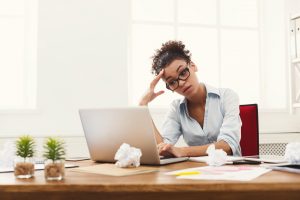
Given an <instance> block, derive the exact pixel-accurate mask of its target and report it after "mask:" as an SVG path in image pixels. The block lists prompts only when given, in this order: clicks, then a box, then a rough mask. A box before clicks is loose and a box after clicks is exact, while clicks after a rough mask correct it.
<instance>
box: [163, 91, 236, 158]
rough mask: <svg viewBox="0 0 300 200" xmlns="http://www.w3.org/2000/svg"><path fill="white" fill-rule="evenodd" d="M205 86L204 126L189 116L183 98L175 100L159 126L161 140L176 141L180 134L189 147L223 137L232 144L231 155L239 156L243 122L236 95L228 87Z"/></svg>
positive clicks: (222, 138)
mask: <svg viewBox="0 0 300 200" xmlns="http://www.w3.org/2000/svg"><path fill="white" fill-rule="evenodd" d="M205 87H206V91H207V95H206V104H205V113H204V122H203V128H202V127H201V126H200V124H199V123H198V122H197V121H196V120H195V119H193V118H192V117H190V116H189V112H188V109H187V100H186V99H185V98H183V99H177V100H174V101H173V102H172V104H171V108H170V110H169V111H168V114H167V116H166V120H165V122H164V124H163V126H162V136H163V139H164V142H165V143H171V144H175V143H176V142H177V140H178V139H179V137H180V136H181V135H182V136H183V139H184V141H185V142H186V143H187V144H188V145H189V146H200V145H205V144H210V143H213V142H216V141H220V140H223V141H225V142H227V143H228V145H229V146H230V147H231V150H232V153H233V155H234V156H241V148H240V139H241V125H242V122H241V119H240V115H239V113H240V110H239V98H238V95H237V94H236V93H235V92H234V91H232V90H230V89H225V88H220V89H218V88H214V87H211V86H209V85H205Z"/></svg>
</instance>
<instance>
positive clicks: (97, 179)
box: [0, 161, 300, 200]
mask: <svg viewBox="0 0 300 200" xmlns="http://www.w3.org/2000/svg"><path fill="white" fill-rule="evenodd" d="M76 164H79V165H80V166H88V165H92V164H94V163H93V162H92V161H80V162H76ZM203 165H204V164H202V163H195V162H182V163H176V164H171V165H166V166H161V167H158V168H159V171H158V172H153V173H147V174H139V175H133V176H124V177H112V176H105V175H97V174H88V173H79V172H71V171H70V170H69V169H66V178H65V180H63V181H60V182H46V181H45V179H44V173H43V171H36V172H35V177H34V178H32V179H27V180H22V179H16V178H15V177H14V175H13V173H1V174H0V197H1V200H5V199H23V200H24V199H35V198H38V197H42V198H43V200H46V199H66V198H67V199H72V200H76V199H155V198H159V199H161V198H163V197H167V198H172V200H173V199H181V200H183V199H198V200H199V198H200V197H201V198H208V199H230V200H232V199H236V198H243V199H256V200H258V199H267V198H271V199H272V200H273V199H300V174H294V173H288V172H279V171H272V172H269V173H267V174H264V175H262V176H260V177H258V178H256V179H254V180H253V181H248V182H239V181H200V180H180V179H176V178H175V177H174V176H167V175H164V173H165V172H167V171H172V170H177V169H184V168H189V167H197V166H203Z"/></svg>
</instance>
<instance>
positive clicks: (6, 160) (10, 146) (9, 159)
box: [0, 140, 15, 168]
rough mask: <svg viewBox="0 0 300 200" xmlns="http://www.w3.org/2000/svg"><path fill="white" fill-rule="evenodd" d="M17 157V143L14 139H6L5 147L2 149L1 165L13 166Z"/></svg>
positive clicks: (0, 153) (0, 155)
mask: <svg viewBox="0 0 300 200" xmlns="http://www.w3.org/2000/svg"><path fill="white" fill-rule="evenodd" d="M14 158H15V144H14V143H13V142H12V141H9V140H8V141H6V142H5V143H4V145H3V149H2V150H0V167H4V168H6V167H13V165H14Z"/></svg>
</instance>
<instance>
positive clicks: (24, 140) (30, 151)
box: [16, 135, 35, 159]
mask: <svg viewBox="0 0 300 200" xmlns="http://www.w3.org/2000/svg"><path fill="white" fill-rule="evenodd" d="M16 148H17V151H16V155H17V156H20V157H22V158H24V159H25V158H30V157H33V156H34V151H35V141H34V139H33V138H32V137H30V136H29V135H24V136H21V137H19V138H18V140H17V141H16Z"/></svg>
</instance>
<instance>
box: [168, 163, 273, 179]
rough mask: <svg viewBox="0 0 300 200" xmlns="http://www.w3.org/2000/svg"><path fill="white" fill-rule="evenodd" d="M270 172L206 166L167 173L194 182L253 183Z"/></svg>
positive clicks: (247, 167) (256, 169)
mask: <svg viewBox="0 0 300 200" xmlns="http://www.w3.org/2000/svg"><path fill="white" fill-rule="evenodd" d="M269 171H271V169H266V168H263V167H252V166H219V167H213V166H205V167H196V168H188V169H183V170H177V171H172V172H167V173H166V175H177V176H176V178H178V179H192V180H228V181H251V180H253V179H255V178H257V177H259V176H261V175H263V174H265V173H267V172H269Z"/></svg>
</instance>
